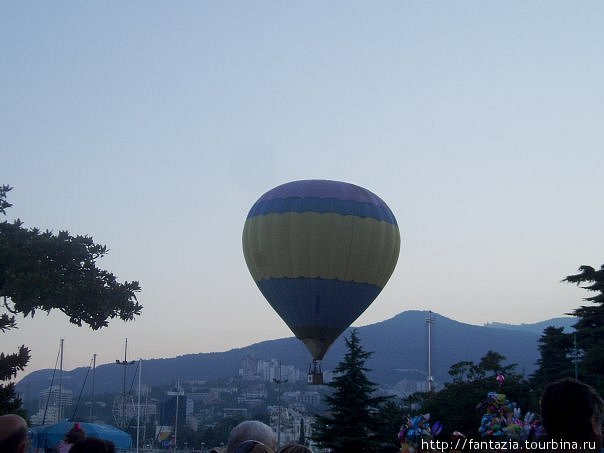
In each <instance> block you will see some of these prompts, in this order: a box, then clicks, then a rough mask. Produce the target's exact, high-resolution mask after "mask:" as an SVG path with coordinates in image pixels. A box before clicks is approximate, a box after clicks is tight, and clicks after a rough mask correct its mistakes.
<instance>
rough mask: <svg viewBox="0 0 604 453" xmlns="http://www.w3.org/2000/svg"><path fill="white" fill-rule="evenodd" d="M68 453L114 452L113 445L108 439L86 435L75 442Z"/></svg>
mask: <svg viewBox="0 0 604 453" xmlns="http://www.w3.org/2000/svg"><path fill="white" fill-rule="evenodd" d="M69 453H115V445H114V444H113V442H111V441H109V440H103V439H97V438H96V437H86V438H85V439H80V440H78V441H77V442H75V443H74V444H73V446H72V447H71V449H70V450H69Z"/></svg>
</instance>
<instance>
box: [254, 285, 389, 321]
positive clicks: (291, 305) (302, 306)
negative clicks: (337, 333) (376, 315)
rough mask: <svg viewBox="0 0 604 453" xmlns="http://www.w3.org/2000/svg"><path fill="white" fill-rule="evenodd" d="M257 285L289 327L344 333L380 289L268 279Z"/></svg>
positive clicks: (365, 286) (367, 286)
mask: <svg viewBox="0 0 604 453" xmlns="http://www.w3.org/2000/svg"><path fill="white" fill-rule="evenodd" d="M256 284H257V285H258V288H260V291H261V292H262V294H263V295H264V297H265V298H266V299H267V300H268V302H269V303H270V304H271V306H272V307H273V308H274V309H275V311H276V312H277V313H278V314H279V316H281V318H282V319H283V320H284V321H285V323H286V324H287V325H288V326H290V327H295V326H299V327H304V326H315V327H319V326H320V327H328V328H335V329H341V330H342V331H344V329H346V328H347V327H348V326H349V325H350V324H351V323H352V322H354V320H355V319H357V318H358V317H359V316H360V315H361V313H363V312H364V311H365V310H366V309H367V307H369V305H371V302H373V300H374V299H375V298H376V297H377V296H378V294H379V293H380V291H381V290H382V288H379V287H378V286H375V285H370V284H367V283H355V282H343V281H340V280H328V279H323V278H304V277H300V278H271V279H268V280H260V281H257V282H256Z"/></svg>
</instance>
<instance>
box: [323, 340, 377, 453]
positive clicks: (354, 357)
mask: <svg viewBox="0 0 604 453" xmlns="http://www.w3.org/2000/svg"><path fill="white" fill-rule="evenodd" d="M345 341H346V347H347V349H348V351H347V353H346V354H345V355H344V359H343V360H342V361H341V362H340V363H339V364H338V366H337V368H336V369H335V370H334V371H335V374H336V377H335V378H334V380H333V381H332V382H330V383H329V384H327V385H328V386H329V387H331V388H332V389H333V391H332V393H331V394H330V395H328V396H327V397H326V402H327V406H328V411H327V414H326V415H323V416H318V417H317V418H316V421H315V424H314V426H313V440H314V441H315V442H317V443H318V444H319V446H320V447H321V448H327V449H330V450H331V451H333V452H334V453H339V452H372V451H376V450H377V449H378V448H379V446H380V445H381V444H382V443H383V442H384V441H385V439H383V438H382V435H381V434H379V433H380V429H379V427H380V424H381V420H380V419H379V416H378V410H379V408H380V406H381V405H382V404H383V403H384V402H386V401H387V400H388V398H387V397H376V396H372V395H373V393H374V392H375V390H376V389H377V384H375V383H374V382H371V381H370V380H369V379H368V378H367V372H368V371H369V370H368V369H367V368H365V362H366V361H367V359H369V357H370V356H371V354H372V353H371V352H367V351H365V350H363V348H362V346H361V343H360V340H359V337H358V336H357V333H356V330H353V331H352V332H351V334H350V338H346V339H345Z"/></svg>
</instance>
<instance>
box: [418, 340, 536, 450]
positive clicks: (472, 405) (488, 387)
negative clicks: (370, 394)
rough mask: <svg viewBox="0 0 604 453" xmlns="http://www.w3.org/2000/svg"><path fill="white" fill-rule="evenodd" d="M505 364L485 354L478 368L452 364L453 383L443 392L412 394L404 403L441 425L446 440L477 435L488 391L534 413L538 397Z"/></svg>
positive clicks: (500, 358)
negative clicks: (500, 379) (457, 433)
mask: <svg viewBox="0 0 604 453" xmlns="http://www.w3.org/2000/svg"><path fill="white" fill-rule="evenodd" d="M504 362H505V357H504V356H503V355H501V354H499V353H498V352H494V351H488V352H487V353H486V355H485V356H484V357H482V358H481V359H480V361H479V363H477V364H476V363H474V362H470V361H462V362H458V363H455V364H453V365H451V367H450V368H449V376H451V378H452V380H451V381H450V382H448V383H446V384H445V387H444V388H443V389H442V390H440V391H438V392H424V393H416V394H413V395H411V397H409V398H408V399H407V400H406V403H407V404H408V405H410V406H411V407H415V408H417V410H418V411H419V412H420V413H429V414H430V419H431V420H439V421H440V422H441V423H443V425H444V430H443V435H444V437H445V438H447V437H449V436H450V435H451V434H452V432H453V431H460V432H462V433H464V434H466V435H467V436H468V437H472V436H475V435H476V432H477V429H478V427H479V426H480V419H481V417H482V415H483V414H482V413H481V411H480V410H479V409H478V408H477V405H478V404H479V403H480V402H481V401H483V400H484V399H485V397H486V395H487V393H488V392H491V391H499V392H502V393H505V394H506V395H507V396H508V398H509V399H510V400H513V401H515V402H516V403H518V405H519V406H520V407H521V408H522V409H523V410H525V411H527V410H535V408H536V405H537V396H536V395H535V393H534V392H532V391H531V388H530V386H529V384H528V382H527V381H526V380H525V379H524V378H523V377H522V376H521V375H520V374H518V373H516V371H515V368H516V364H508V365H504ZM498 375H503V376H505V382H504V383H503V384H502V385H500V384H499V383H498V382H497V379H496V377H497V376H498Z"/></svg>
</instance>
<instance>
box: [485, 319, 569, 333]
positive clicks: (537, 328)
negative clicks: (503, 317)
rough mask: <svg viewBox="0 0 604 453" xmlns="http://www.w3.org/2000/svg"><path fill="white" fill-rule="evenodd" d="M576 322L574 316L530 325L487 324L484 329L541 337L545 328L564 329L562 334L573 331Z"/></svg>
mask: <svg viewBox="0 0 604 453" xmlns="http://www.w3.org/2000/svg"><path fill="white" fill-rule="evenodd" d="M576 322H577V318H576V317H574V316H562V317H559V318H552V319H548V320H546V321H540V322H535V323H532V324H524V323H523V324H506V323H502V322H488V323H486V324H485V327H496V328H499V329H512V330H524V331H527V332H533V333H536V334H538V335H541V333H542V332H543V330H544V329H545V328H546V327H549V326H554V327H564V332H566V333H568V332H572V331H574V330H575V329H574V327H573V326H574V325H575V323H576Z"/></svg>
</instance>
